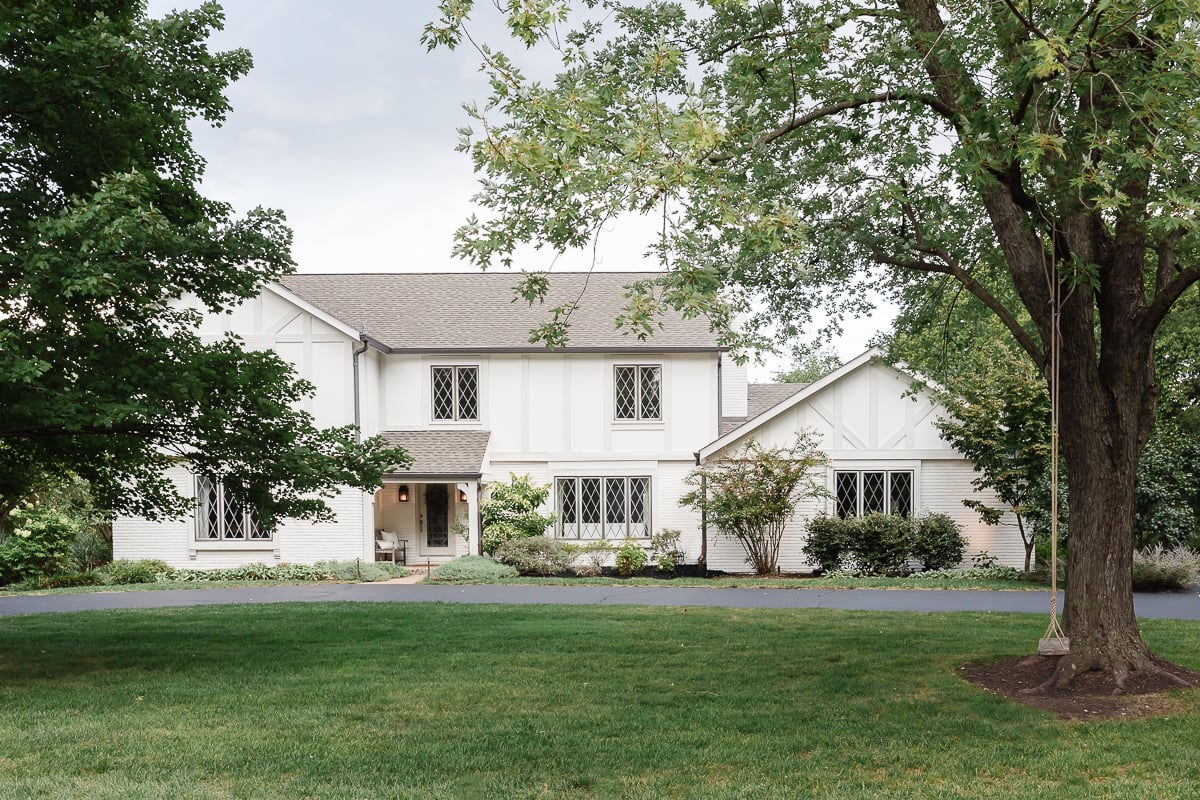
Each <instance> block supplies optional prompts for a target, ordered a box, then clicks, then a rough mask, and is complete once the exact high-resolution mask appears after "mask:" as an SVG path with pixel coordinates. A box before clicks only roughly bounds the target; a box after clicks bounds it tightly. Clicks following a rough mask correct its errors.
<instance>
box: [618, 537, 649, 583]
mask: <svg viewBox="0 0 1200 800" xmlns="http://www.w3.org/2000/svg"><path fill="white" fill-rule="evenodd" d="M648 558H649V557H648V556H647V555H646V551H645V550H644V549H642V546H641V545H640V544H638V543H637V542H635V541H634V540H633V539H626V540H625V543H624V544H622V545H621V546H620V547H618V548H617V559H616V563H617V572H618V573H619V574H620V575H623V576H625V577H626V578H628V577H629V576H631V575H637V574H638V573H639V572H641V571H642V570H643V569H645V567H646V561H647V560H648Z"/></svg>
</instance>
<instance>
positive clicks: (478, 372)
mask: <svg viewBox="0 0 1200 800" xmlns="http://www.w3.org/2000/svg"><path fill="white" fill-rule="evenodd" d="M437 369H449V370H452V371H453V393H454V399H453V402H454V417H453V418H452V419H451V418H446V417H435V416H434V410H435V407H436V402H435V401H434V398H433V392H434V384H433V371H434V370H437ZM461 369H473V370H475V416H474V417H462V416H460V414H459V403H458V371H459V370H461ZM425 374H426V375H427V376H428V379H429V382H428V391H426V393H425V397H426V399H427V400H428V402H429V424H430V425H432V426H438V425H453V426H458V427H461V426H463V425H471V426H482V424H483V380H484V376H483V367H482V365H481V364H479V363H478V362H467V363H462V364H455V363H447V362H441V361H439V362H436V363H431V364H429V369H428V371H427V372H426V373H425Z"/></svg>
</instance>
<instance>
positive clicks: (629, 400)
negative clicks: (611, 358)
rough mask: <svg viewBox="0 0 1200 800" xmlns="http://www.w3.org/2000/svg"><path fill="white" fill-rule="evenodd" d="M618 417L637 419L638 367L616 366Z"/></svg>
mask: <svg viewBox="0 0 1200 800" xmlns="http://www.w3.org/2000/svg"><path fill="white" fill-rule="evenodd" d="M613 374H614V377H615V380H616V386H615V388H616V398H617V408H616V418H617V419H637V368H636V367H615V368H614V373H613Z"/></svg>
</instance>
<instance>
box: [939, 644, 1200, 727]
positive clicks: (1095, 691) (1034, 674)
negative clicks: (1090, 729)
mask: <svg viewBox="0 0 1200 800" xmlns="http://www.w3.org/2000/svg"><path fill="white" fill-rule="evenodd" d="M1057 662H1058V659H1057V658H1053V657H1044V656H1021V657H1019V658H1008V659H1004V660H1002V661H993V662H991V663H988V664H966V665H964V666H962V667H961V668H960V670H959V671H960V672H961V674H962V676H963V677H964V678H966V679H967V680H968V681H970V682H971V683H975V684H978V685H980V686H982V687H984V688H985V689H987V690H988V691H990V692H992V693H994V694H998V695H1001V696H1002V697H1007V698H1008V699H1010V700H1015V701H1016V702H1018V703H1022V704H1024V705H1027V706H1030V707H1032V708H1040V709H1044V710H1046V711H1051V712H1053V713H1055V714H1057V715H1058V717H1059V718H1060V719H1065V720H1092V719H1138V718H1141V717H1158V716H1166V715H1168V714H1173V713H1176V712H1177V711H1181V710H1183V709H1184V708H1185V707H1187V706H1188V705H1190V704H1189V703H1185V702H1183V698H1182V696H1181V695H1179V694H1174V692H1176V691H1177V690H1179V688H1180V687H1179V685H1178V684H1176V683H1175V682H1174V681H1172V680H1170V679H1168V678H1167V677H1166V676H1164V675H1159V674H1158V673H1155V672H1135V673H1133V674H1132V675H1130V676H1129V678H1128V680H1127V681H1126V687H1125V691H1124V692H1122V693H1121V694H1114V692H1115V691H1116V688H1117V685H1116V683H1115V682H1114V681H1113V677H1112V675H1111V674H1109V673H1104V672H1088V673H1085V674H1083V675H1077V676H1076V677H1075V679H1074V680H1073V681H1072V682H1071V685H1070V686H1068V687H1067V688H1065V689H1048V690H1046V691H1045V692H1042V693H1037V694H1024V693H1022V690H1023V689H1032V688H1034V687H1037V686H1040V685H1041V684H1043V683H1045V682H1046V680H1047V679H1048V678H1049V677H1050V675H1051V674H1053V672H1054V667H1055V665H1056V664H1057ZM1154 663H1155V664H1157V665H1158V666H1159V667H1161V668H1162V669H1164V670H1166V671H1167V672H1170V673H1171V674H1173V675H1176V676H1178V677H1180V678H1182V679H1183V680H1185V681H1187V682H1188V683H1189V684H1191V685H1192V686H1193V687H1200V674H1197V673H1195V672H1192V671H1191V670H1188V669H1184V668H1183V667H1181V666H1179V665H1178V664H1172V663H1171V662H1170V661H1166V660H1163V659H1159V658H1155V659H1154ZM1195 693H1196V689H1191V690H1189V691H1188V694H1195Z"/></svg>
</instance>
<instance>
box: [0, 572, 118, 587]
mask: <svg viewBox="0 0 1200 800" xmlns="http://www.w3.org/2000/svg"><path fill="white" fill-rule="evenodd" d="M99 585H100V576H98V575H97V574H96V573H95V572H60V573H58V574H56V575H41V576H39V577H37V578H29V579H28V580H24V581H21V582H20V583H19V584H14V588H21V589H66V588H70V587H72V586H99Z"/></svg>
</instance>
